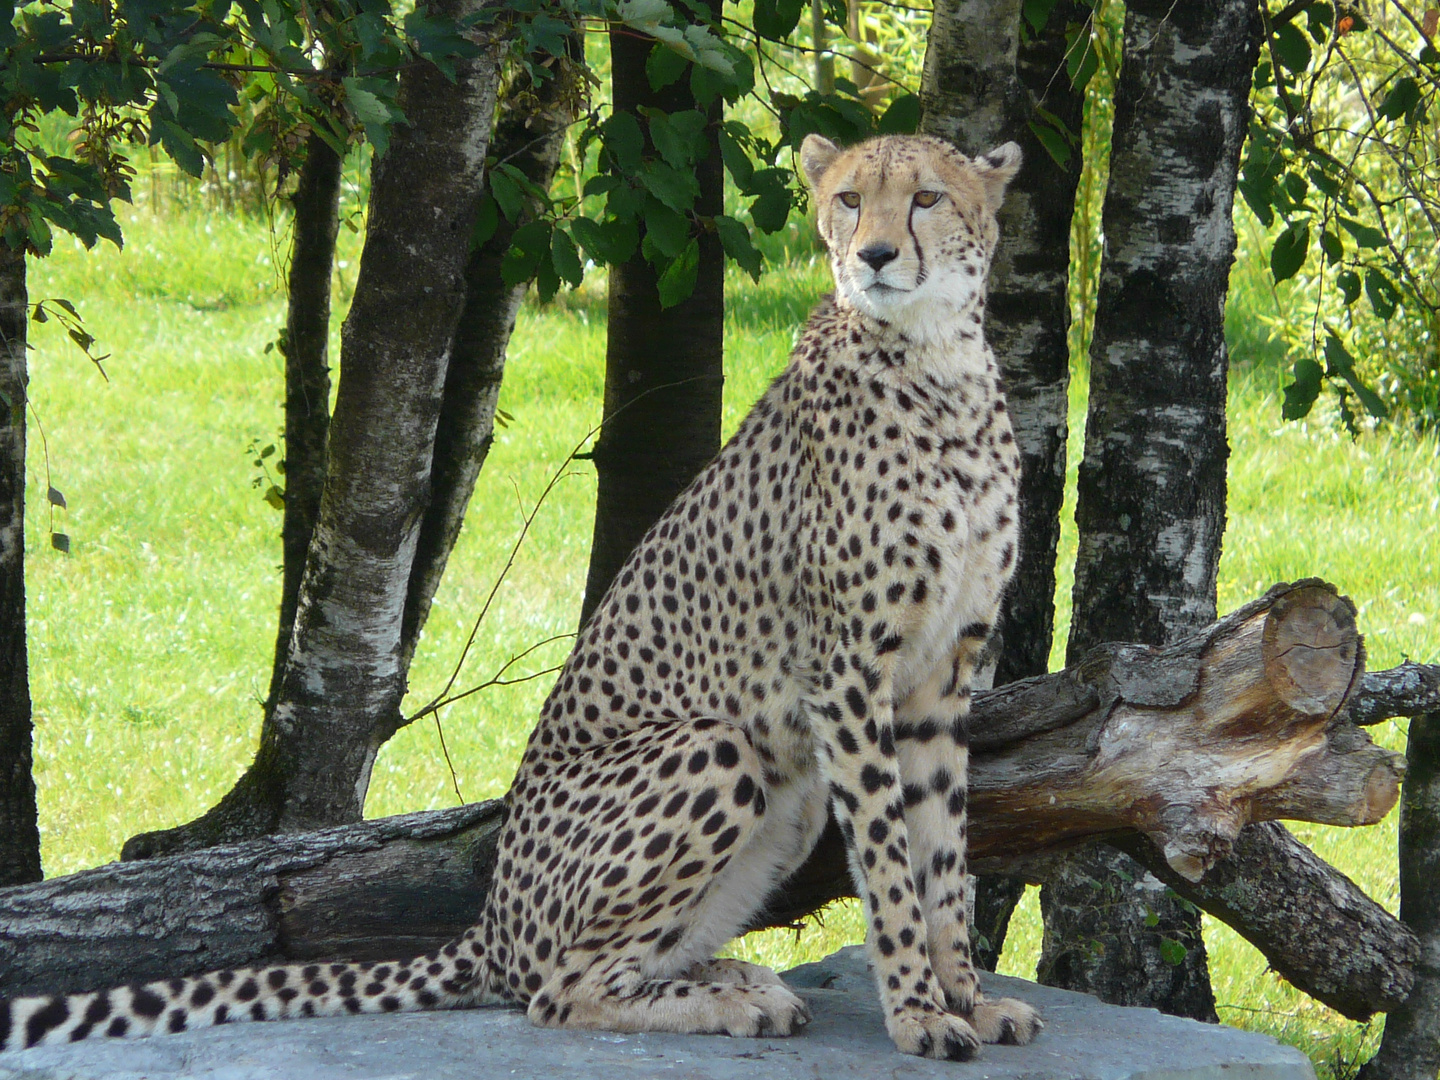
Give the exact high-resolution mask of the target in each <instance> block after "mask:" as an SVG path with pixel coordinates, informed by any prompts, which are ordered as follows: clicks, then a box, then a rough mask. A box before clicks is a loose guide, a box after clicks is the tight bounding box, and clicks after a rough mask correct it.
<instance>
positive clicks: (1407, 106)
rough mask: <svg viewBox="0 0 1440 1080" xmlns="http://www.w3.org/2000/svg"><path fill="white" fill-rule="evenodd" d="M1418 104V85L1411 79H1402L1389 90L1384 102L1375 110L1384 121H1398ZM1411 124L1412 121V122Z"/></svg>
mask: <svg viewBox="0 0 1440 1080" xmlns="http://www.w3.org/2000/svg"><path fill="white" fill-rule="evenodd" d="M1418 104H1420V85H1419V84H1418V83H1417V82H1416V81H1415V80H1414V79H1412V78H1408V77H1407V78H1404V79H1401V80H1400V81H1399V82H1397V83H1396V84H1395V85H1394V86H1392V87H1391V88H1390V92H1389V93H1388V94H1386V95H1385V100H1384V101H1382V102H1381V103H1380V108H1379V109H1377V110H1376V112H1378V113H1379V114H1380V115H1381V116H1383V117H1384V118H1385V119H1386V120H1399V119H1400V118H1401V117H1402V116H1405V115H1406V114H1408V113H1409V112H1410V111H1411V110H1412V109H1414V108H1415V106H1416V105H1418ZM1412 123H1413V120H1412Z"/></svg>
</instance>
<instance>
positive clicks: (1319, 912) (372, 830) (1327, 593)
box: [0, 582, 1417, 1016]
mask: <svg viewBox="0 0 1440 1080" xmlns="http://www.w3.org/2000/svg"><path fill="white" fill-rule="evenodd" d="M1352 615H1353V608H1351V607H1350V606H1349V605H1348V603H1347V602H1345V601H1343V600H1342V599H1339V598H1337V597H1336V596H1335V595H1334V593H1333V591H1332V590H1329V589H1327V588H1325V587H1323V586H1321V585H1319V584H1317V583H1313V582H1305V583H1300V584H1298V585H1295V586H1288V587H1282V588H1277V589H1276V590H1274V591H1273V592H1272V593H1271V594H1270V595H1269V596H1267V597H1265V598H1264V599H1263V600H1261V601H1259V602H1257V603H1255V604H1251V605H1247V606H1246V607H1245V608H1242V609H1241V610H1240V611H1238V612H1236V613H1234V614H1232V615H1231V616H1229V617H1228V618H1226V619H1224V620H1222V621H1221V622H1220V623H1217V624H1216V625H1215V626H1213V627H1211V628H1210V629H1209V630H1207V631H1206V632H1205V633H1203V634H1200V635H1196V636H1195V637H1192V638H1190V639H1188V640H1187V641H1186V642H1183V643H1180V644H1177V645H1176V646H1174V647H1172V648H1169V649H1164V650H1156V649H1151V648H1147V647H1144V646H1130V645H1108V646H1104V647H1102V648H1099V649H1097V650H1095V651H1094V652H1093V653H1092V654H1090V655H1089V656H1088V657H1087V658H1086V659H1085V661H1084V662H1083V663H1082V664H1081V665H1079V666H1078V667H1074V668H1070V669H1067V670H1066V671H1064V672H1060V673H1057V674H1054V675H1048V676H1044V677H1041V678H1037V679H1030V680H1024V681H1022V682H1018V683H1011V684H1009V685H1007V686H1005V687H1002V688H1001V689H999V690H996V691H991V692H986V693H982V694H979V695H977V696H976V700H975V712H974V716H975V728H974V731H975V750H976V753H975V758H974V771H973V774H972V793H973V796H974V801H973V805H974V811H975V812H974V817H973V824H972V828H973V833H972V846H973V849H974V852H975V856H976V859H977V861H978V862H979V863H980V864H981V865H982V866H984V867H986V868H987V869H988V870H996V869H1004V868H1006V867H1007V866H1009V867H1010V868H1011V869H1012V870H1015V871H1016V872H1018V873H1019V874H1020V875H1022V876H1028V875H1030V874H1032V872H1033V871H1034V870H1035V868H1036V867H1037V866H1039V867H1042V868H1043V864H1044V863H1045V862H1046V861H1047V860H1048V859H1050V858H1051V853H1052V852H1053V851H1054V850H1055V849H1056V848H1058V847H1060V846H1063V845H1064V844H1066V843H1070V842H1073V841H1074V840H1075V839H1076V838H1078V837H1082V836H1085V835H1093V834H1097V833H1098V834H1103V835H1109V836H1113V837H1116V838H1117V839H1121V838H1124V837H1126V836H1129V837H1130V841H1129V842H1128V843H1129V844H1130V846H1131V850H1134V851H1136V852H1137V853H1138V854H1139V855H1140V857H1141V858H1142V859H1144V860H1145V862H1146V865H1148V866H1150V867H1151V868H1152V869H1154V870H1155V871H1156V873H1157V874H1159V875H1161V876H1162V877H1163V878H1164V880H1165V881H1166V882H1167V883H1170V884H1172V885H1173V886H1174V887H1175V888H1177V889H1180V890H1181V891H1182V892H1184V894H1185V895H1186V896H1189V897H1191V898H1192V899H1193V900H1194V901H1195V902H1196V903H1200V904H1203V905H1204V906H1206V907H1208V908H1210V909H1212V910H1215V911H1216V912H1217V914H1219V915H1220V916H1221V917H1222V918H1226V919H1227V920H1229V921H1230V922H1231V923H1232V925H1235V926H1236V928H1237V929H1239V930H1240V932H1241V933H1244V934H1245V935H1246V936H1247V937H1249V938H1250V939H1251V940H1252V941H1254V942H1255V943H1256V944H1257V945H1258V946H1259V947H1260V948H1261V949H1262V950H1263V951H1264V952H1265V954H1266V955H1267V957H1269V958H1270V961H1271V963H1272V964H1273V965H1274V966H1275V967H1276V968H1277V970H1280V971H1282V972H1283V973H1285V975H1286V976H1287V977H1289V978H1290V979H1292V980H1293V981H1294V982H1295V983H1296V985H1297V986H1300V987H1301V988H1302V989H1305V990H1306V991H1308V992H1310V993H1313V994H1316V996H1319V997H1320V998H1321V1000H1324V1001H1326V1002H1327V1003H1328V1004H1332V1005H1334V1006H1335V1007H1337V1008H1340V1009H1342V1010H1343V1011H1345V1012H1346V1013H1347V1014H1348V1015H1351V1016H1358V1015H1364V1014H1366V1013H1368V1012H1371V1011H1374V1010H1376V1009H1384V1008H1390V1007H1393V1006H1394V1005H1395V1004H1396V1003H1398V1002H1399V1001H1400V1000H1401V999H1402V998H1403V997H1404V994H1405V991H1406V990H1408V988H1409V978H1410V969H1409V965H1410V964H1412V963H1413V962H1414V960H1415V957H1416V955H1417V946H1416V942H1415V939H1414V935H1412V934H1411V933H1410V932H1409V931H1408V930H1406V929H1405V928H1404V926H1403V925H1402V924H1400V923H1399V922H1398V921H1397V920H1396V919H1395V918H1394V917H1392V916H1391V915H1389V914H1388V913H1387V912H1385V911H1384V910H1383V909H1382V908H1380V907H1379V905H1377V904H1375V903H1374V902H1373V901H1370V900H1368V899H1367V898H1365V897H1364V895H1363V894H1362V893H1360V891H1359V890H1358V889H1356V888H1355V886H1354V885H1353V884H1351V883H1350V882H1348V881H1347V880H1346V879H1345V878H1344V877H1342V876H1341V875H1339V874H1338V873H1336V872H1335V871H1333V870H1331V869H1330V868H1329V867H1327V866H1326V865H1325V864H1324V863H1323V862H1321V861H1320V860H1319V859H1318V858H1316V857H1315V856H1314V855H1313V854H1311V853H1310V852H1308V851H1306V850H1305V849H1304V848H1303V847H1301V846H1300V845H1298V844H1295V843H1294V842H1293V841H1290V840H1289V839H1288V837H1287V836H1286V835H1285V833H1284V830H1283V829H1272V828H1271V827H1269V826H1253V825H1252V826H1250V827H1248V828H1244V827H1243V826H1245V825H1246V824H1247V823H1248V822H1253V821H1257V820H1262V819H1264V818H1267V817H1273V816H1275V815H1277V814H1286V815H1289V816H1292V817H1298V818H1303V819H1307V820H1317V821H1325V822H1332V823H1348V824H1360V823H1366V822H1373V821H1375V820H1378V819H1379V817H1380V816H1382V815H1383V814H1384V813H1385V812H1386V810H1387V809H1389V807H1390V806H1391V805H1393V803H1394V799H1395V794H1396V790H1397V789H1396V775H1397V772H1398V759H1399V755H1396V754H1392V753H1390V752H1389V751H1385V750H1381V749H1378V748H1376V747H1374V746H1373V745H1371V744H1370V743H1369V742H1368V740H1367V739H1366V738H1365V737H1364V735H1363V733H1362V732H1360V731H1359V730H1358V729H1356V728H1354V727H1353V726H1352V725H1350V723H1349V721H1348V719H1347V717H1346V714H1345V712H1344V710H1343V708H1342V707H1341V706H1342V703H1343V700H1344V698H1345V696H1346V694H1347V692H1348V690H1349V688H1350V687H1351V685H1352V684H1353V683H1354V682H1356V681H1357V680H1358V679H1359V677H1360V667H1361V663H1360V659H1359V648H1358V637H1357V635H1356V633H1355V628H1354V622H1353V618H1352V617H1351V616H1352ZM1197 778H1201V779H1197ZM1052 796H1053V801H1052ZM502 814H503V809H502V807H501V805H500V804H498V803H492V804H485V805H483V806H479V807H467V808H463V809H461V810H454V811H445V812H443V813H440V814H413V815H408V816H406V817H404V818H392V819H386V820H384V821H378V822H366V823H363V824H361V825H355V826H346V827H342V828H340V829H336V830H331V831H329V832H327V833H321V834H314V835H311V836H305V837H288V836H287V837H276V838H269V839H265V840H262V841H257V842H253V843H250V844H246V845H238V846H232V847H226V848H222V849H216V850H210V851H204V852H199V853H192V854H186V855H180V856H175V857H172V858H168V859H163V860H155V861H152V862H149V863H146V864H145V865H143V866H136V865H133V864H119V865H115V866H109V867H102V868H100V869H97V870H92V871H85V872H84V873H82V874H78V875H74V876H73V877H70V878H62V879H56V880H54V881H51V882H47V883H45V884H44V885H40V886H33V887H26V888H21V889H14V890H9V891H7V892H4V893H0V924H3V925H4V926H5V927H6V934H5V935H4V937H3V938H0V986H3V987H4V989H5V991H6V992H15V993H18V992H38V991H42V990H53V989H68V990H76V989H83V988H92V987H94V986H96V985H100V984H103V983H106V982H113V981H116V979H117V977H119V976H122V975H123V976H124V977H127V978H128V977H142V978H159V977H162V976H165V975H168V974H179V973H189V972H194V971H198V970H203V969H205V968H208V967H215V966H228V965H235V964H241V963H252V962H256V961H257V960H261V959H267V958H271V957H275V956H288V957H305V958H330V957H335V956H350V957H352V958H355V957H360V958H379V957H383V956H387V955H389V956H395V957H398V956H400V955H403V954H404V953H407V952H415V953H418V952H421V951H424V949H425V948H427V947H432V946H433V945H434V944H437V943H439V942H442V941H444V940H446V939H447V938H448V937H449V936H452V935H453V934H454V933H456V932H458V931H459V930H461V929H463V928H464V927H465V926H466V925H467V923H468V922H469V921H470V920H471V919H473V917H474V912H475V911H476V909H477V906H478V904H479V901H480V899H481V898H482V897H483V894H484V888H485V883H486V882H487V881H488V877H489V873H490V866H491V862H492V860H493V858H494V854H495V836H496V832H495V830H496V829H497V828H498V827H499V818H500V816H501V815H502ZM1137 831H1138V833H1141V834H1144V835H1145V836H1148V837H1151V838H1153V841H1154V842H1153V843H1152V842H1151V841H1150V840H1143V839H1142V837H1140V836H1139V835H1137ZM1232 841H1233V850H1230V851H1229V854H1224V853H1225V852H1226V851H1227V850H1228V849H1229V848H1230V846H1231V842H1232ZM824 845H829V848H830V850H831V851H832V852H833V851H836V850H838V849H839V848H840V846H841V840H840V836H839V832H838V830H836V829H833V828H832V832H831V835H830V836H829V837H828V838H827V839H826V840H825V841H823V842H822V846H824ZM1257 852H1258V853H1259V854H1260V856H1261V858H1260V859H1259V861H1258V863H1257V861H1256V853H1257ZM1016 860H1021V862H1020V864H1019V865H1017V864H1016ZM1212 862H1213V863H1214V868H1213V869H1212V870H1211V871H1210V873H1209V874H1208V875H1207V876H1206V877H1204V878H1202V879H1201V880H1200V881H1199V882H1198V884H1197V883H1195V882H1194V881H1192V879H1193V878H1194V877H1196V876H1198V874H1199V872H1200V871H1201V870H1202V869H1203V868H1204V867H1205V866H1206V865H1209V864H1210V863H1212ZM1256 882H1259V885H1258V886H1257V885H1256V884H1255V883H1256ZM1277 886H1279V887H1277ZM851 887H852V886H851V882H850V878H849V875H848V874H847V873H846V872H845V870H844V868H843V863H841V864H840V867H839V869H837V866H836V862H835V860H834V859H833V858H827V857H826V856H825V853H824V852H817V854H816V856H815V857H812V858H811V859H810V860H809V861H808V862H807V864H806V866H805V867H803V868H801V870H800V871H799V872H798V873H797V875H796V877H795V878H793V879H792V880H791V882H790V883H789V885H788V886H787V888H786V889H785V890H784V891H783V892H782V893H781V894H780V895H779V896H777V897H775V898H773V899H772V902H771V904H770V905H769V908H768V910H767V912H766V914H765V917H764V920H763V921H762V925H765V924H770V925H784V924H786V923H789V922H791V921H793V920H794V919H796V918H799V917H801V916H803V915H804V914H805V913H807V912H809V911H813V910H815V909H816V908H817V907H819V906H821V905H822V904H824V903H825V902H827V901H829V900H830V899H833V898H834V897H836V896H839V895H845V894H847V893H848V892H849V891H850V889H851ZM1269 893H1278V894H1279V895H1281V896H1282V897H1283V901H1282V903H1280V904H1274V903H1269V902H1266V900H1265V898H1266V896H1267V895H1268V894H1269ZM1302 913H1304V917H1301V914H1302ZM1336 941H1344V942H1346V943H1347V946H1353V947H1347V948H1346V949H1337V948H1336V947H1335V942H1336ZM132 969H134V970H132Z"/></svg>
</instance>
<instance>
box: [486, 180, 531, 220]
mask: <svg viewBox="0 0 1440 1080" xmlns="http://www.w3.org/2000/svg"><path fill="white" fill-rule="evenodd" d="M490 194H491V195H493V196H494V197H495V202H496V204H497V205H498V206H499V208H500V212H501V213H502V214H504V215H505V220H506V221H515V220H517V219H518V218H519V217H520V212H521V211H522V210H523V209H524V208H525V194H524V192H522V191H521V190H520V185H519V184H517V183H515V181H514V180H512V179H511V178H510V177H509V175H507V174H506V173H505V172H504V171H503V170H501V169H491V170H490Z"/></svg>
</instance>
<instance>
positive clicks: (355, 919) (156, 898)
mask: <svg viewBox="0 0 1440 1080" xmlns="http://www.w3.org/2000/svg"><path fill="white" fill-rule="evenodd" d="M504 814H505V810H504V805H503V804H502V803H501V802H499V801H498V800H497V801H491V802H484V803H477V804H474V805H471V806H464V807H460V808H458V809H454V810H442V811H436V812H428V813H417V814H404V815H401V816H399V817H392V818H383V819H380V820H378V821H365V822H361V823H359V824H356V825H344V826H340V827H339V828H334V829H326V830H324V831H321V832H313V833H298V834H291V835H286V836H275V837H267V838H265V839H262V840H253V841H249V842H246V843H243V844H228V845H225V846H223V847H215V848H208V849H206V850H204V851H197V852H191V853H187V854H182V855H172V856H167V857H163V858H157V859H150V860H145V861H142V862H126V863H111V864H110V865H108V866H101V867H97V868H96V869H94V870H86V871H83V872H81V873H78V874H70V875H68V876H66V877H58V878H52V879H51V880H49V881H45V882H41V883H40V884H36V885H27V886H17V887H14V888H10V889H3V890H0V928H3V929H0V993H3V994H5V995H7V996H8V995H16V994H36V993H62V992H64V993H68V992H72V991H80V990H92V989H95V988H96V987H100V986H107V985H112V984H118V983H124V982H130V981H132V980H139V981H142V982H143V981H147V980H151V979H160V978H167V977H170V976H173V975H188V974H193V973H196V972H200V971H208V970H212V969H215V968H224V967H236V966H240V965H244V964H254V963H259V962H264V961H269V960H277V959H297V960H299V959H316V958H321V957H348V958H351V959H356V960H380V959H387V958H395V957H407V956H414V955H416V954H418V953H421V952H424V951H425V950H427V949H429V948H431V947H433V946H434V945H436V944H438V943H440V942H443V941H446V940H448V939H450V938H451V937H453V936H455V934H456V933H458V932H459V930H461V929H463V928H464V927H466V926H468V925H470V924H471V923H472V922H474V921H475V919H476V918H477V917H478V915H479V910H480V905H481V903H482V902H483V900H484V898H485V893H486V891H487V890H488V889H489V885H490V874H491V870H492V866H493V862H494V857H495V850H496V847H497V844H498V841H499V828H500V825H501V823H502V822H503V820H504Z"/></svg>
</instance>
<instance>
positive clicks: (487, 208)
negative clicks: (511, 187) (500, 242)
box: [470, 191, 500, 251]
mask: <svg viewBox="0 0 1440 1080" xmlns="http://www.w3.org/2000/svg"><path fill="white" fill-rule="evenodd" d="M499 226H500V209H499V206H498V205H497V204H496V202H495V199H494V198H493V197H492V196H491V195H490V193H489V192H488V191H487V192H484V193H482V194H481V196H480V206H479V207H478V208H477V209H476V211H475V227H474V228H473V229H472V230H470V250H471V251H478V250H479V249H480V248H482V247H484V246H485V245H486V244H487V243H489V242H490V238H491V237H492V236H494V235H495V230H496V229H497V228H499Z"/></svg>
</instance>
